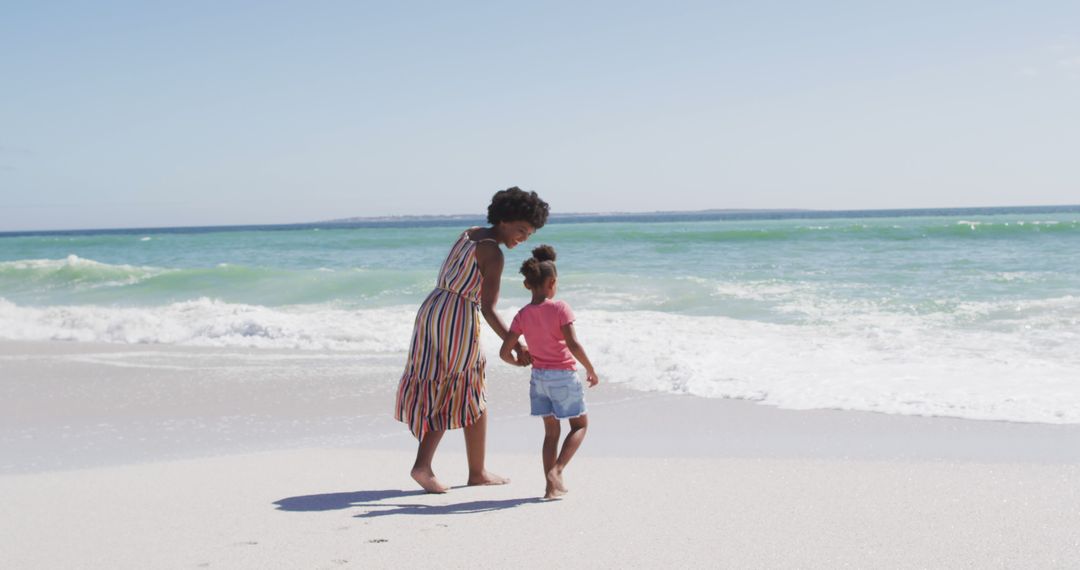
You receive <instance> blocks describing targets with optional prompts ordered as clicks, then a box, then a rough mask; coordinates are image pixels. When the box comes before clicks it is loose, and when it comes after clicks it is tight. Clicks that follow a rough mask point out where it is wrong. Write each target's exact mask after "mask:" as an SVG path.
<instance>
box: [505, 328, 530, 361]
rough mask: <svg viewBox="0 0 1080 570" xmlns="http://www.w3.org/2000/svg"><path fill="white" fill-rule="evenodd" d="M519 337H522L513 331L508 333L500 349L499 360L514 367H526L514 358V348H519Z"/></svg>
mask: <svg viewBox="0 0 1080 570" xmlns="http://www.w3.org/2000/svg"><path fill="white" fill-rule="evenodd" d="M519 336H521V335H519V334H517V333H515V332H512V331H511V332H507V333H506V338H504V339H503V343H502V347H500V348H499V358H501V359H503V360H504V361H506V362H507V363H508V364H513V365H514V366H525V365H524V364H522V363H521V362H520V361H519V360H518V359H516V358H514V347H515V346H517V343H518V337H519Z"/></svg>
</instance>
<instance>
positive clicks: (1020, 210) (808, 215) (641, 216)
mask: <svg viewBox="0 0 1080 570" xmlns="http://www.w3.org/2000/svg"><path fill="white" fill-rule="evenodd" d="M1060 213H1080V204H1072V205H1057V206H991V207H959V208H906V209H904V208H896V209H880V210H805V209H708V210H666V211H656V212H601V213H590V212H571V213H555V214H552V215H551V217H550V218H549V222H550V223H552V224H558V223H567V224H573V223H605V222H635V221H638V222H687V221H750V220H797V219H825V218H846V219H851V218H890V217H925V216H978V215H984V216H985V215H999V214H1060ZM462 223H469V224H483V223H485V217H484V216H483V215H480V214H444V215H415V216H413V215H404V216H366V217H361V216H358V217H350V218H337V219H332V220H324V221H318V222H302V223H294V224H248V225H224V226H171V227H136V228H102V229H71V230H25V231H0V239H3V238H12V237H33V236H50V235H55V236H70V235H130V234H141V233H147V234H195V233H214V232H239V231H293V230H315V229H348V228H404V227H441V226H452V225H458V224H462Z"/></svg>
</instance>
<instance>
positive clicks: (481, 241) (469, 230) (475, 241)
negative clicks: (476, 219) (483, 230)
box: [461, 226, 499, 243]
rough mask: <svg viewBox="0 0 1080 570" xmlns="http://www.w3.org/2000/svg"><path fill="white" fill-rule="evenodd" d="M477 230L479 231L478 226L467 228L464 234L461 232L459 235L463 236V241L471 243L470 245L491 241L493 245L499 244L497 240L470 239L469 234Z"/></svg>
mask: <svg viewBox="0 0 1080 570" xmlns="http://www.w3.org/2000/svg"><path fill="white" fill-rule="evenodd" d="M478 229H480V226H476V227H473V228H469V229H467V230H465V231H464V232H462V234H461V235H463V236H465V239H467V240H469V241H471V242H472V243H483V242H485V241H493V242H495V243H499V240H497V239H495V238H483V239H478V240H474V239H473V238H472V237H470V236H469V232H471V231H473V230H478Z"/></svg>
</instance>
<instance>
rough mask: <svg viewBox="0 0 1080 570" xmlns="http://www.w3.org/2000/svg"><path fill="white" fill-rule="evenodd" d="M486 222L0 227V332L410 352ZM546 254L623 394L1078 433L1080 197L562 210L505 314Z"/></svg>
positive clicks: (510, 279)
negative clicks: (1071, 428) (414, 335)
mask: <svg viewBox="0 0 1080 570" xmlns="http://www.w3.org/2000/svg"><path fill="white" fill-rule="evenodd" d="M481 221H482V220H480V219H476V220H460V221H454V222H450V223H448V222H446V221H430V220H427V221H413V222H410V221H397V222H372V223H368V224H357V225H350V226H340V225H321V226H320V225H307V226H292V227H251V228H218V229H214V228H204V229H199V228H193V229H169V230H154V229H147V230H116V231H96V232H53V233H48V232H42V233H31V234H6V235H4V234H0V338H5V339H16V340H18V339H26V340H42V339H60V340H72V341H104V342H121V343H164V344H181V345H195V346H226V347H227V346H237V347H240V346H243V347H272V348H296V349H302V350H346V351H354V352H357V353H361V354H379V355H386V354H389V353H403V352H404V351H405V350H406V348H407V346H408V341H409V332H410V329H411V325H412V316H413V313H414V311H415V309H416V307H417V306H418V305H419V303H420V301H421V300H422V299H423V298H424V296H425V295H426V294H427V293H428V291H429V290H430V289H431V287H432V285H433V283H434V279H435V276H436V273H437V271H438V268H439V265H440V263H441V262H442V260H443V258H444V256H445V255H446V252H447V250H448V248H449V246H450V244H451V243H452V242H453V241H454V239H455V238H456V237H457V235H458V234H459V232H460V231H462V230H463V229H465V228H466V227H468V226H469V225H473V224H479V223H481ZM540 243H549V244H552V245H554V246H555V248H556V249H557V250H558V252H559V270H560V296H561V297H562V298H564V299H566V300H567V301H568V302H570V303H571V305H572V306H573V307H574V308H575V310H576V311H577V313H578V317H579V323H578V328H579V330H580V332H581V336H582V340H583V341H584V342H585V345H586V347H587V348H588V349H589V350H590V351H591V352H593V353H594V360H596V361H597V366H598V368H600V369H601V370H600V371H601V375H602V376H604V377H606V379H607V380H608V381H611V382H619V383H624V384H627V385H629V386H631V387H634V388H637V389H642V390H662V391H670V392H687V393H692V394H697V395H701V396H706V397H734V398H746V399H751V400H755V401H759V402H762V403H765V404H770V405H776V406H780V407H786V408H800V409H802V408H844V409H860V410H873V411H881V412H888V413H904V414H926V415H947V416H957V417H968V418H980V419H1005V420H1016V421H1036V422H1050V423H1077V422H1080V356H1078V354H1080V350H1077V349H1078V347H1080V342H1078V341H1080V294H1078V292H1080V207H1056V208H1054V207H1047V208H1014V209H1007V208H1001V209H979V210H974V209H973V210H921V211H895V212H880V211H879V212H803V213H775V214H708V213H700V214H655V215H647V216H586V217H580V218H574V219H572V220H568V219H563V220H558V219H554V220H553V221H552V223H549V224H548V225H547V226H546V227H544V228H543V229H542V230H541V231H540V232H538V233H537V234H536V236H534V238H533V239H532V240H531V241H530V242H528V243H526V244H524V245H523V246H521V247H519V248H517V249H515V250H511V251H508V252H507V265H506V267H507V270H506V273H505V274H504V279H503V295H502V301H501V302H500V306H499V308H500V310H501V311H502V313H503V314H504V315H505V316H506V317H507V318H509V317H510V316H511V315H512V314H513V311H514V310H516V307H517V306H519V305H521V304H523V303H525V302H526V300H527V297H526V295H525V291H524V289H523V288H522V287H521V285H520V279H519V278H518V276H517V275H516V269H517V267H518V266H519V265H520V263H521V262H522V261H523V260H524V259H525V258H526V257H527V256H528V254H529V253H528V250H529V249H530V248H531V247H532V246H534V245H539V244H540ZM485 341H486V342H487V348H488V349H489V351H491V350H494V347H493V346H492V345H493V343H494V341H493V337H491V338H486V339H485ZM492 366H501V364H500V363H497V362H494V361H493V362H492ZM388 381H396V378H394V379H388Z"/></svg>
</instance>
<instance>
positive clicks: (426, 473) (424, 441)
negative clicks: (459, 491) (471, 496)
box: [410, 430, 447, 493]
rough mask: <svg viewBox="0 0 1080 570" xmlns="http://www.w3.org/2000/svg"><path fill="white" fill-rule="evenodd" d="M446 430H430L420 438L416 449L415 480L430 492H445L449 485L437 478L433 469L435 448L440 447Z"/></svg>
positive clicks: (413, 469) (413, 470) (413, 475)
mask: <svg viewBox="0 0 1080 570" xmlns="http://www.w3.org/2000/svg"><path fill="white" fill-rule="evenodd" d="M444 433H446V430H435V431H429V432H427V433H425V434H424V437H422V438H420V445H419V446H418V447H417V449H416V462H415V463H413V468H412V473H410V474H411V475H412V478H413V480H415V481H416V482H417V483H419V484H420V486H421V487H423V488H424V490H425V491H427V492H428V493H445V492H446V491H447V487H446V486H444V485H443V484H442V483H440V482H439V480H438V479H436V478H435V472H434V471H433V470H432V469H431V461H432V460H433V459H434V458H435V450H436V449H438V447H439V441H441V440H442V436H443V434H444Z"/></svg>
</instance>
